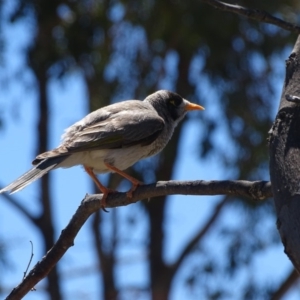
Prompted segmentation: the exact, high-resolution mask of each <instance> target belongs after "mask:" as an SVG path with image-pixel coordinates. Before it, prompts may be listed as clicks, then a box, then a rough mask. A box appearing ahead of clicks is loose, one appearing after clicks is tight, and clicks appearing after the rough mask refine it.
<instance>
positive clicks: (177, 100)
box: [170, 98, 182, 107]
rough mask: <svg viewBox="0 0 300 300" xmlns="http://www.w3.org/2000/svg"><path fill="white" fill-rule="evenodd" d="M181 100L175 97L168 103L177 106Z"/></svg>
mask: <svg viewBox="0 0 300 300" xmlns="http://www.w3.org/2000/svg"><path fill="white" fill-rule="evenodd" d="M181 102H182V101H181V99H177V98H173V99H170V103H171V104H172V105H173V106H176V107H177V106H179V105H180V104H181Z"/></svg>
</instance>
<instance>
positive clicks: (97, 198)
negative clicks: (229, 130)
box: [6, 180, 272, 300]
mask: <svg viewBox="0 0 300 300" xmlns="http://www.w3.org/2000/svg"><path fill="white" fill-rule="evenodd" d="M175 194H177V195H178V194H181V195H198V196H200V195H206V196H207V195H210V196H212V195H228V196H235V197H240V196H243V197H247V198H251V199H253V200H257V201H262V200H265V199H267V198H270V197H272V190H271V183H270V182H267V181H254V182H250V181H242V180H241V181H230V180H224V181H202V180H199V181H160V182H157V183H154V184H149V185H142V186H140V187H139V188H138V189H137V190H136V191H135V192H134V195H133V198H131V199H128V198H127V196H126V193H118V192H116V193H112V194H109V195H108V197H107V199H106V203H107V207H118V206H124V205H128V204H132V203H134V202H137V201H139V200H141V199H148V198H153V197H158V196H167V195H175ZM101 199H102V194H95V195H86V196H85V198H84V199H83V200H82V202H81V205H80V206H79V207H78V209H77V211H76V212H75V214H74V215H73V217H72V219H71V220H70V222H69V224H68V225H67V226H66V228H65V229H64V230H62V232H61V234H60V236H59V238H58V240H57V242H56V243H55V244H54V246H53V247H52V248H51V249H50V250H49V251H48V252H47V254H46V255H45V256H44V257H43V258H42V260H41V261H40V262H38V263H37V264H36V265H35V266H34V267H33V269H32V270H31V271H30V272H29V273H28V275H27V276H26V277H25V278H24V280H23V281H22V282H21V283H20V284H19V285H18V286H17V287H16V288H15V289H13V290H12V292H11V293H10V294H9V295H8V297H7V298H6V299H7V300H8V299H10V300H11V299H21V298H22V297H24V296H25V295H26V294H27V293H28V292H29V291H30V290H31V289H32V288H33V287H34V286H35V285H36V284H37V283H38V282H39V281H40V280H42V279H43V278H44V277H46V276H47V275H48V274H49V272H50V271H51V270H52V268H53V267H54V266H55V265H56V263H57V262H58V261H59V260H60V259H61V258H62V256H63V255H64V254H65V253H66V252H67V250H68V249H69V248H70V247H71V246H73V245H74V239H75V237H76V235H77V234H78V232H79V230H80V229H81V227H82V226H83V224H84V223H85V222H86V220H87V219H88V218H89V216H90V215H91V214H93V213H94V212H96V211H98V210H99V209H101Z"/></svg>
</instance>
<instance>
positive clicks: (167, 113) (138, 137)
mask: <svg viewBox="0 0 300 300" xmlns="http://www.w3.org/2000/svg"><path fill="white" fill-rule="evenodd" d="M189 110H204V108H203V107H202V106H200V105H198V104H193V103H191V102H189V101H187V100H185V99H183V98H182V97H181V96H179V95H178V94H176V93H173V92H170V91H167V90H161V91H157V92H156V93H154V94H151V95H150V96H148V97H147V98H146V99H145V100H144V101H139V100H127V101H123V102H119V103H114V104H111V105H108V106H105V107H102V108H100V109H98V110H96V111H94V112H92V113H90V114H88V115H87V116H86V117H85V118H83V119H82V120H81V121H79V122H77V123H75V124H74V125H72V126H70V127H69V128H67V129H66V131H65V133H64V134H63V136H62V142H61V144H60V145H59V146H58V147H57V148H55V149H53V150H50V151H47V152H45V153H42V154H40V155H38V156H37V157H36V159H35V160H34V161H33V162H32V164H33V165H34V167H33V168H32V169H31V170H29V171H28V172H27V173H25V174H24V175H22V176H21V177H19V178H18V179H17V180H15V181H13V182H12V183H11V184H10V185H8V186H7V187H5V188H3V189H2V190H0V193H3V192H7V191H10V193H15V192H17V191H19V190H21V189H23V188H24V187H25V186H27V185H28V184H30V183H31V182H33V181H35V180H37V179H38V178H40V177H42V176H43V175H45V174H47V173H48V172H49V171H51V170H53V169H57V168H69V167H73V166H75V165H83V167H84V169H85V171H86V172H87V173H88V175H90V177H91V178H92V179H93V181H94V182H95V184H96V185H97V187H98V188H99V190H100V191H101V192H102V193H103V197H102V202H101V204H102V208H105V206H106V202H105V199H106V198H107V195H108V194H109V193H110V192H113V191H112V190H110V189H108V188H106V187H105V186H103V185H102V184H101V183H100V181H99V180H98V179H97V177H96V175H95V173H106V172H115V173H118V174H120V175H121V176H123V177H125V178H126V179H128V180H129V181H131V183H132V187H131V189H130V190H129V191H128V192H127V196H128V197H132V193H133V192H134V191H135V190H136V188H137V187H138V186H139V185H140V184H142V183H141V182H140V181H138V180H137V179H135V178H133V177H131V176H130V175H128V174H126V173H125V172H123V170H125V169H127V168H128V167H130V166H132V165H133V164H135V163H136V162H137V161H139V160H141V159H143V158H146V157H149V156H152V155H155V154H157V153H158V152H160V151H161V150H162V149H163V148H164V147H165V146H166V145H167V143H168V141H169V140H170V138H171V137H172V134H173V132H174V128H175V127H176V125H177V124H178V123H179V122H180V121H181V120H182V119H183V117H184V116H185V114H186V113H187V112H188V111H189Z"/></svg>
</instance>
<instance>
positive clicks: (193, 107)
mask: <svg viewBox="0 0 300 300" xmlns="http://www.w3.org/2000/svg"><path fill="white" fill-rule="evenodd" d="M186 102H187V104H186V105H185V110H186V111H189V110H205V108H204V107H203V106H201V105H198V104H195V103H191V102H189V101H187V100H186Z"/></svg>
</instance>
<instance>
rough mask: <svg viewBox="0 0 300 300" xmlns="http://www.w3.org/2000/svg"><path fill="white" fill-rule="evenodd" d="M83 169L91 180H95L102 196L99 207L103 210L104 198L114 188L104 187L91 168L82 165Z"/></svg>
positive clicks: (104, 205)
mask: <svg viewBox="0 0 300 300" xmlns="http://www.w3.org/2000/svg"><path fill="white" fill-rule="evenodd" d="M83 167H84V169H85V171H86V172H87V173H88V175H89V176H90V177H91V178H92V179H93V181H94V182H95V184H96V186H97V187H98V189H99V190H100V191H101V192H102V193H103V196H102V200H101V207H102V209H103V210H104V211H106V210H105V207H106V198H107V195H108V194H109V193H113V192H114V190H111V189H108V188H107V187H105V186H104V185H103V184H101V182H100V181H99V180H98V178H97V177H96V175H95V173H94V172H93V169H92V168H90V167H87V166H83Z"/></svg>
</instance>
